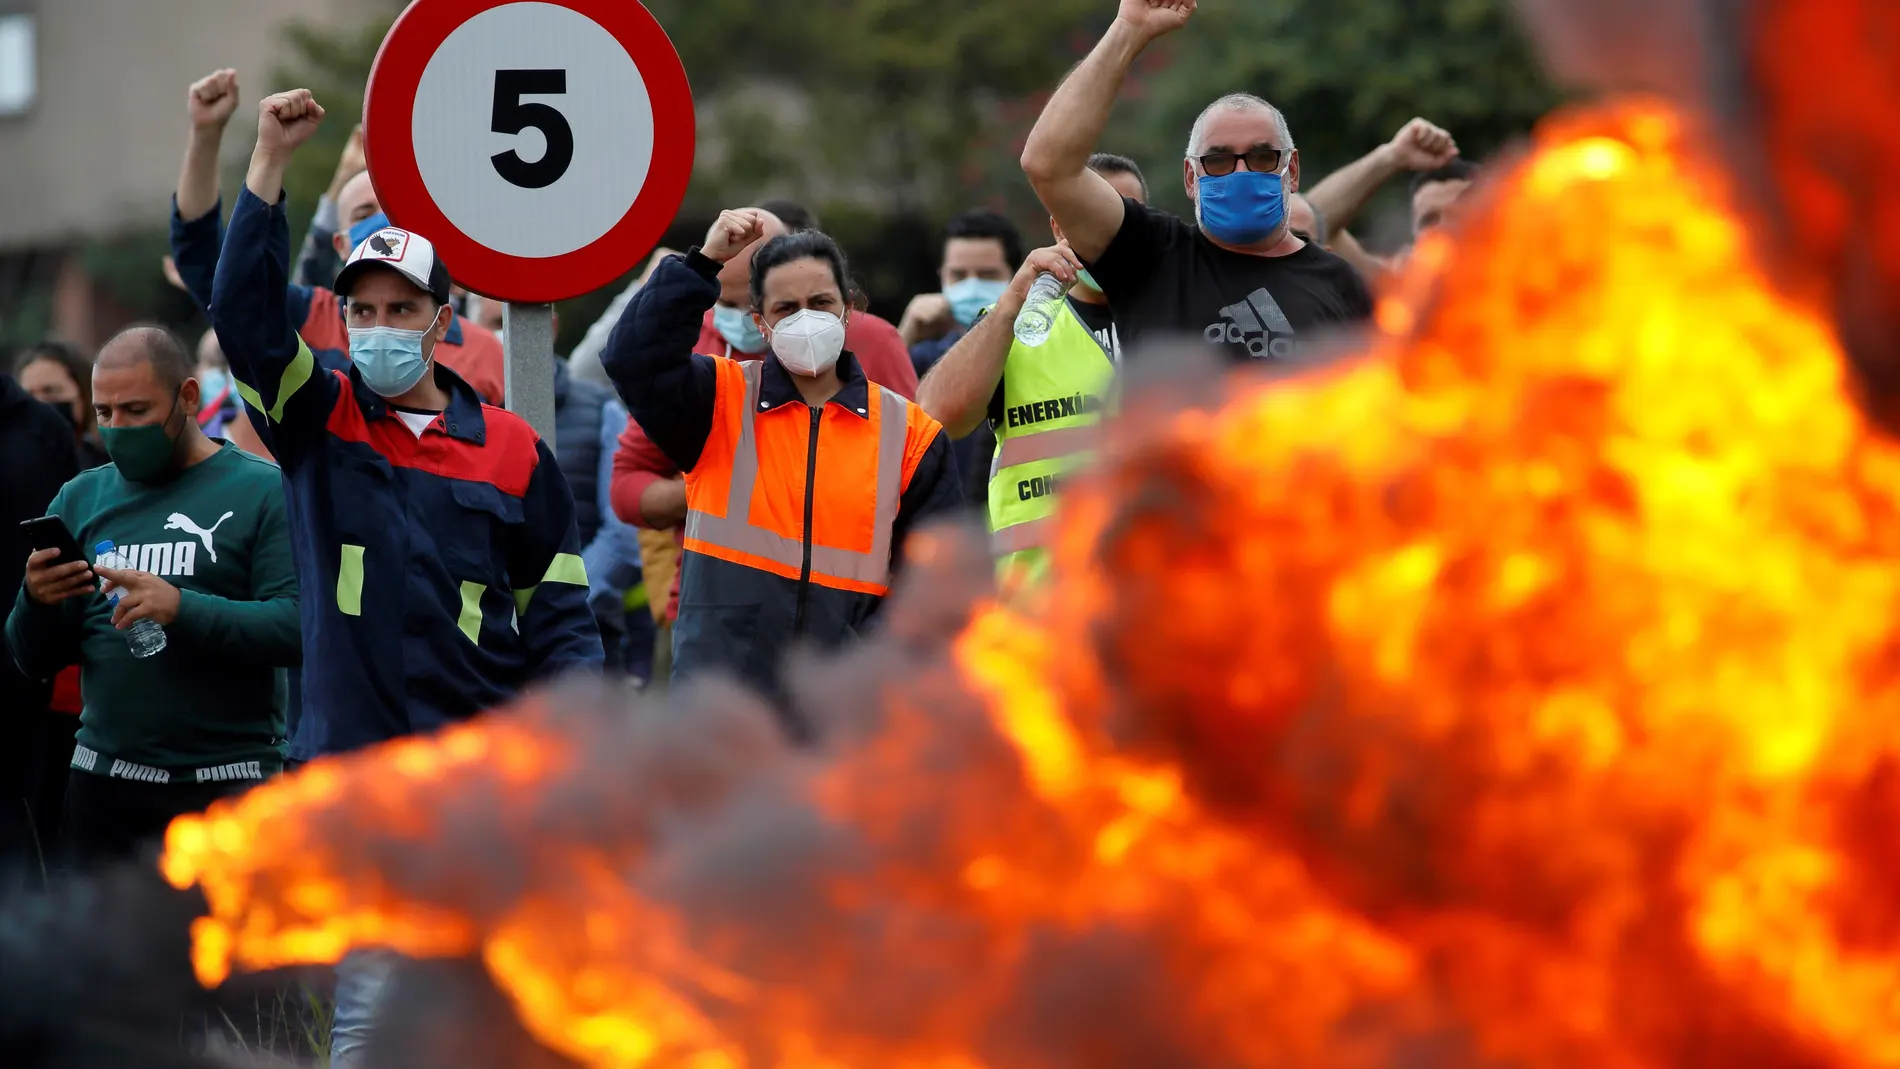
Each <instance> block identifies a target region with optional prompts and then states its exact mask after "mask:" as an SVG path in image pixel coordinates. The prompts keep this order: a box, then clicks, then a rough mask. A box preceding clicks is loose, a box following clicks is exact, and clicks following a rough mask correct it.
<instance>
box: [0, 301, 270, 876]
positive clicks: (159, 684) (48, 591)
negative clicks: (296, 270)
mask: <svg viewBox="0 0 1900 1069" xmlns="http://www.w3.org/2000/svg"><path fill="white" fill-rule="evenodd" d="M194 363H195V362H194V361H193V359H192V357H191V355H190V353H188V352H187V351H186V349H185V347H184V345H183V343H181V342H180V341H179V340H178V339H177V338H176V337H174V336H173V335H172V334H171V333H170V332H168V331H166V330H164V329H162V328H159V327H133V328H130V329H128V330H125V331H123V332H121V333H120V334H118V335H117V336H116V337H114V338H113V339H112V340H111V341H109V342H107V343H106V345H105V347H104V348H103V349H101V350H100V352H99V360H98V363H97V365H96V366H95V367H94V369H93V405H94V408H95V409H96V410H97V412H98V415H99V429H100V433H101V435H102V436H103V437H104V439H105V446H106V452H107V453H108V454H109V455H110V456H111V458H112V463H110V464H107V465H105V466H104V467H100V468H94V469H92V470H91V471H87V472H84V473H82V474H80V475H79V476H78V477H77V478H75V479H73V480H72V481H70V482H68V483H67V484H66V485H65V486H63V487H61V488H60V491H59V493H58V495H57V496H55V497H54V498H53V502H52V504H51V505H50V506H48V509H47V513H48V519H47V520H43V521H39V522H35V523H31V524H29V526H28V533H29V534H30V536H31V537H32V540H33V542H34V544H35V545H41V546H45V547H46V548H40V549H36V550H35V551H34V552H33V553H32V554H31V555H30V556H28V557H27V559H26V580H25V583H24V585H23V586H22V588H21V591H20V594H19V596H18V597H17V598H16V599H15V602H14V606H13V612H12V615H11V616H9V617H8V618H7V622H6V643H7V646H8V648H9V650H10V651H11V653H12V656H13V660H14V661H15V662H16V663H17V664H18V665H19V667H20V669H21V671H23V672H24V673H25V674H26V675H27V676H28V677H30V678H35V679H50V678H51V677H52V676H53V675H54V674H55V673H57V672H58V671H59V670H60V669H61V668H63V667H65V666H66V665H68V664H78V665H79V666H80V673H81V676H80V678H81V681H82V685H83V688H84V691H85V696H86V703H85V709H84V711H82V712H81V713H80V726H79V736H78V744H77V745H76V746H75V747H74V749H73V754H72V775H71V778H70V779H69V780H68V782H67V787H66V804H65V819H64V824H63V827H62V829H61V833H60V838H61V842H62V844H63V851H64V852H65V853H66V855H67V857H68V858H69V860H70V861H72V862H73V863H75V864H78V865H81V866H91V865H96V864H102V863H106V862H110V861H113V860H118V859H120V858H125V857H130V856H133V855H134V854H136V852H137V851H138V850H139V849H140V848H141V846H142V845H143V844H145V843H146V842H147V841H149V840H151V839H154V838H156V837H157V836H159V835H161V834H162V833H163V832H164V830H165V826H166V825H167V824H169V823H170V822H171V819H172V818H173V817H175V816H177V815H178V814H180V813H188V812H193V811H196V810H199V809H203V808H204V807H205V806H206V805H208V804H210V803H211V802H212V801H213V800H215V799H217V798H219V797H221V796H223V795H225V794H229V793H231V792H233V791H234V790H241V789H243V788H244V787H246V786H249V785H251V784H253V783H255V782H257V781H258V780H260V779H262V778H264V777H266V776H268V775H271V774H272V773H274V772H276V771H278V770H279V769H280V768H282V766H283V748H284V738H283V735H284V686H283V680H284V674H283V671H282V669H283V668H284V667H286V666H291V665H296V664H299V663H300V662H301V660H302V648H301V632H300V629H299V626H298V613H297V609H298V600H297V580H296V573H295V569H294V566H293V564H292V561H291V554H290V536H289V530H288V523H287V521H286V519H285V510H284V496H283V489H282V479H281V476H280V475H279V474H278V470H277V467H276V465H274V464H271V463H270V462H269V461H265V460H261V459H259V458H257V457H253V456H251V455H249V454H247V453H244V452H243V451H241V450H239V449H238V448H237V447H236V446H233V445H231V444H230V443H229V442H224V441H221V440H218V439H214V438H208V437H206V436H205V434H204V432H203V431H201V430H200V429H199V427H198V421H197V419H196V418H195V416H196V414H197V409H198V406H199V403H200V400H201V398H200V390H199V385H198V380H197V379H196V378H195V377H194V370H195V368H194ZM107 541H110V542H112V543H113V544H114V547H115V549H114V551H113V554H112V560H111V561H110V562H104V561H100V560H97V559H94V556H93V554H92V553H90V552H87V550H86V548H85V547H92V546H98V545H100V544H101V543H103V542H107ZM100 580H104V581H105V585H104V587H103V589H102V588H101V586H100V582H99V581H100ZM115 590H116V592H117V593H118V595H119V597H118V599H117V601H116V603H114V602H112V601H110V600H108V598H107V597H106V596H104V595H105V594H108V593H112V592H114V591H115ZM147 619H149V620H151V621H153V622H154V623H156V624H158V625H159V626H160V627H161V628H163V629H164V630H165V635H166V643H165V647H164V649H162V650H160V651H159V652H158V653H157V654H155V655H152V656H149V657H142V658H141V657H137V656H134V654H133V651H132V649H131V647H130V646H129V645H128V643H127V641H126V633H127V630H128V629H130V628H131V627H132V625H133V624H135V623H137V622H138V621H140V620H147Z"/></svg>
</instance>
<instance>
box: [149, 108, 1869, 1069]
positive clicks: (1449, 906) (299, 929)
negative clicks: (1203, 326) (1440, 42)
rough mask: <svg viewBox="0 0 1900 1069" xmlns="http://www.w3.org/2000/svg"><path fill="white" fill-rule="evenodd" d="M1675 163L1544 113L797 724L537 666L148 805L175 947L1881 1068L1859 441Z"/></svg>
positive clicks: (783, 1034) (1865, 486) (1277, 1036)
mask: <svg viewBox="0 0 1900 1069" xmlns="http://www.w3.org/2000/svg"><path fill="white" fill-rule="evenodd" d="M1706 158H1707V157H1705V155H1704V154H1703V153H1702V152H1701V151H1700V150H1699V149H1698V148H1697V146H1696V144H1695V142H1694V140H1693V138H1692V136H1691V134H1690V133H1689V132H1688V131H1687V130H1685V128H1684V126H1683V124H1682V121H1681V120H1680V119H1679V118H1677V117H1676V116H1675V115H1674V114H1673V113H1671V112H1669V111H1668V110H1666V109H1664V108H1662V107H1661V106H1659V105H1651V104H1626V105H1623V106H1620V107H1619V108H1616V109H1612V110H1606V111H1602V112H1598V113H1594V114H1587V115H1573V116H1569V117H1566V118H1560V119H1557V120H1554V121H1553V122H1551V123H1550V124H1548V126H1547V127H1546V129H1545V130H1544V131H1543V132H1542V134H1541V136H1540V138H1539V140H1538V143H1537V146H1536V148H1535V150H1534V152H1533V153H1532V154H1531V155H1530V156H1529V157H1528V158H1527V159H1526V160H1525V161H1524V162H1523V163H1522V164H1521V165H1519V166H1518V167H1517V168H1516V169H1515V170H1514V171H1513V172H1512V173H1511V174H1510V175H1508V176H1507V177H1505V178H1503V179H1502V180H1500V181H1499V183H1498V185H1497V188H1496V189H1495V190H1494V191H1493V193H1492V195H1491V198H1490V203H1489V204H1488V205H1487V206H1486V207H1485V208H1484V209H1483V210H1482V211H1481V212H1480V213H1479V215H1478V217H1477V218H1475V219H1473V220H1472V221H1471V222H1470V224H1469V225H1468V226H1467V227H1466V229H1465V232H1464V235H1463V238H1462V240H1461V244H1459V245H1458V246H1457V247H1455V248H1454V247H1452V246H1450V245H1448V244H1444V243H1428V244H1426V245H1424V246H1423V247H1421V249H1420V250H1419V252H1418V255H1417V261H1418V262H1417V264H1416V265H1415V268H1414V270H1413V272H1412V275H1411V276H1410V278H1409V281H1408V285H1409V287H1410V290H1409V293H1408V294H1407V295H1406V296H1404V297H1401V298H1398V299H1393V300H1390V301H1388V302H1386V303H1385V304H1384V305H1383V306H1382V307H1381V309H1380V322H1381V327H1382V328H1383V333H1382V334H1381V336H1380V337H1379V338H1378V339H1376V340H1375V341H1373V342H1371V343H1370V348H1371V351H1370V352H1368V353H1367V354H1365V355H1364V356H1363V357H1362V358H1360V359H1358V360H1356V361H1353V362H1349V363H1342V364H1339V365H1336V366H1335V367H1334V368H1333V369H1331V370H1328V371H1325V372H1322V373H1318V374H1314V375H1310V376H1307V377H1304V378H1302V379H1299V380H1296V381H1292V382H1280V383H1274V384H1267V383H1262V382H1260V381H1257V380H1253V379H1247V380H1243V381H1240V382H1237V383H1235V384H1232V386H1233V389H1232V392H1231V393H1230V395H1229V398H1228V399H1227V400H1226V401H1225V402H1224V403H1223V404H1222V405H1221V406H1220V407H1219V408H1218V410H1217V411H1213V412H1211V413H1210V412H1207V411H1191V412H1188V413H1185V414H1179V413H1177V414H1173V415H1168V416H1165V417H1155V418H1153V419H1150V420H1148V421H1147V422H1146V423H1145V424H1142V423H1141V421H1139V420H1137V421H1136V423H1137V424H1138V425H1136V426H1131V427H1127V428H1124V429H1123V431H1122V438H1121V439H1120V440H1118V441H1117V442H1116V443H1115V445H1114V447H1113V448H1112V449H1111V450H1109V452H1108V455H1107V456H1106V457H1105V461H1104V464H1103V470H1102V471H1101V472H1100V473H1099V474H1098V475H1097V476H1096V477H1095V478H1094V480H1093V481H1092V482H1091V483H1090V484H1088V485H1086V486H1078V487H1077V489H1076V492H1075V493H1074V494H1073V495H1072V497H1071V499H1070V501H1071V505H1072V508H1071V511H1070V513H1069V515H1068V517H1067V520H1066V525H1065V528H1064V532H1063V539H1064V541H1063V546H1062V552H1061V559H1062V568H1061V572H1060V576H1059V580H1058V582H1057V583H1056V585H1055V586H1054V587H1053V588H1052V589H1050V590H1049V591H1048V592H1047V594H1048V596H1047V598H1046V600H1045V601H1044V602H1042V603H1041V604H1038V605H1036V606H1033V607H1026V608H1021V609H1012V608H1005V607H999V606H995V605H984V606H979V607H978V608H977V609H976V610H975V612H974V615H973V616H972V617H971V619H970V621H969V623H968V625H967V627H966V628H965V629H964V631H963V632H962V634H961V635H960V637H958V638H957V639H956V641H955V643H954V645H953V646H952V649H951V651H950V654H949V656H948V657H947V658H943V659H940V660H938V661H936V662H933V663H930V664H928V665H927V666H926V667H925V668H924V669H923V670H922V672H921V675H920V674H919V672H918V671H917V670H916V669H915V668H914V666H911V667H906V669H905V670H904V671H887V672H884V673H883V674H879V672H878V671H877V668H876V664H875V662H876V656H875V655H867V656H866V657H864V658H860V659H859V661H857V662H854V663H853V664H851V665H848V666H846V667H845V668H841V669H838V670H837V671H838V672H851V673H861V677H860V681H861V685H858V686H855V687H845V686H840V685H836V684H835V680H834V684H833V687H832V689H831V690H828V691H826V692H824V693H823V694H821V695H818V696H816V697H814V698H813V700H814V702H817V703H820V704H821V707H820V708H818V709H817V710H816V711H815V715H819V716H829V717H831V718H832V719H834V720H835V721H836V727H835V728H834V729H833V730H832V731H831V732H830V734H829V736H828V743H827V746H826V748H825V749H824V750H823V751H822V752H817V753H794V752H791V751H789V750H786V749H784V748H783V747H782V746H781V745H780V744H779V743H778V742H777V741H776V736H775V734H774V729H773V728H772V726H771V720H770V718H769V716H767V714H766V713H765V712H764V711H763V710H762V709H759V708H757V707H755V706H752V705H751V704H750V703H749V702H748V701H746V700H745V699H742V698H740V697H738V696H736V695H733V694H730V693H724V692H702V693H700V694H698V695H696V696H688V697H687V698H685V699H683V700H676V703H675V704H676V705H680V706H682V707H681V708H676V709H673V710H670V711H664V712H660V713H657V714H649V715H644V716H639V717H629V716H625V715H621V716H606V715H601V713H600V710H597V709H591V708H585V707H584V706H585V705H586V703H585V702H583V701H580V700H578V699H575V700H572V701H570V700H568V699H567V698H564V697H563V696H561V695H559V694H556V695H553V696H549V697H545V698H543V699H540V700H538V701H534V702H530V703H528V704H527V707H525V708H523V709H521V710H518V711H517V713H516V715H514V716H509V717H497V718H491V719H487V720H484V721H481V722H478V723H475V724H471V725H468V726H465V727H462V728H459V729H456V730H452V731H449V732H445V733H443V734H442V735H440V736H437V737H435V738H432V739H427V740H416V741H410V742H404V743H400V744H396V745H392V746H389V747H385V748H383V749H381V750H378V751H375V752H371V753H367V754H363V755H359V756H355V757H352V758H350V759H347V760H341V761H335V762H327V763H323V764H319V765H317V766H313V767H312V768H310V769H308V770H307V771H305V772H303V773H301V774H300V775H296V776H292V777H288V778H286V779H284V780H282V781H280V782H277V783H274V784H271V785H269V786H267V787H264V788H262V789H260V790H257V791H255V792H253V793H252V794H250V795H249V796H247V797H245V798H243V799H242V800H240V801H239V802H238V803H236V804H235V805H227V806H222V807H218V808H214V809H213V810H212V811H211V812H210V813H209V814H208V815H207V816H205V817H203V818H185V819H182V820H180V821H179V822H178V823H176V824H175V825H174V826H173V827H172V829H171V833H170V835H169V837H168V842H167V849H166V853H165V858H164V862H163V865H164V870H165V874H166V876H167V877H168V878H169V879H170V880H171V881H172V883H174V884H175V885H177V886H180V887H183V886H188V885H190V884H192V883H194V882H195V883H197V884H199V885H201V886H202V887H203V888H204V890H205V892H206V894H207V896H208V898H209V901H210V903H211V909H212V915H211V916H210V917H209V918H207V919H204V920H202V921H200V922H199V923H198V926H197V928H196V929H195V930H194V932H193V935H194V943H195V957H196V965H197V969H198V973H199V976H200V978H201V979H202V980H203V981H204V982H206V983H207V984H214V983H217V982H219V981H220V980H221V979H223V978H224V977H225V976H226V975H227V974H228V972H229V971H230V970H231V969H232V968H233V967H234V966H236V967H241V968H260V967H267V966H273V965H280V964H285V963H292V962H327V961H333V960H335V959H336V958H337V957H338V956H339V955H341V954H342V953H343V952H344V951H346V950H347V949H349V948H351V947H356V946H368V945H381V946H391V947H395V948H397V949H400V950H403V951H405V952H408V953H410V954H414V955H456V954H479V955H480V956H481V958H482V959H483V960H484V961H485V962H486V964H487V967H488V969H489V971H490V973H491V974H492V976H493V978H494V980H495V982H496V983H497V984H498V985H499V986H500V987H501V988H502V989H503V990H504V991H505V992H507V993H508V995H509V996H511V997H512V999H513V1000H514V1001H515V1003H516V1005H517V1006H518V1007H519V1009H520V1013H521V1016H522V1019H523V1021H524V1022H525V1023H526V1024H527V1026H528V1028H529V1029H530V1030H531V1031H532V1032H533V1033H534V1034H535V1035H536V1036H537V1037H538V1038H539V1039H540V1040H542V1041H543V1042H545V1043H546V1044H547V1045H548V1046H549V1047H551V1048H554V1049H555V1050H558V1051H562V1052H565V1053H567V1054H569V1055H571V1056H573V1057H575V1058H577V1059H579V1060H581V1061H583V1062H585V1063H587V1064H590V1065H594V1066H601V1067H609V1066H654V1067H675V1066H678V1067H687V1066H690V1067H694V1069H725V1067H734V1069H736V1067H740V1066H756V1067H765V1066H773V1067H781V1069H898V1067H902V1069H1071V1067H1116V1069H1119V1067H1126V1069H1162V1067H1167V1069H1173V1067H1194V1066H1208V1067H1212V1066H1221V1067H1230V1066H1233V1067H1242V1066H1244V1067H1267V1066H1276V1067H1277V1066H1315V1067H1334V1066H1338V1067H1360V1066H1365V1067H1372V1066H1430V1067H1438V1066H1445V1067H1450V1066H1506V1065H1509V1066H1541V1067H1548V1066H1578V1067H1584V1066H1588V1067H1592V1069H1622V1067H1630V1069H1636V1067H1652V1066H1653V1067H1662V1066H1692V1065H1693V1066H1703V1065H1720V1066H1821V1065H1833V1066H1900V944H1897V943H1896V937H1900V861H1896V860H1894V859H1895V858H1896V856H1900V855H1896V849H1895V848H1896V833H1900V728H1896V727H1894V726H1893V725H1894V724H1895V723H1896V722H1897V721H1896V718H1895V715H1894V714H1895V712H1896V709H1897V708H1900V707H1897V706H1896V704H1895V697H1896V693H1895V687H1896V684H1897V683H1900V630H1897V629H1896V621H1900V523H1896V508H1897V507H1900V451H1896V449H1895V447H1894V446H1893V444H1892V443H1890V442H1889V441H1888V440H1886V439H1885V438H1883V437H1881V436H1879V435H1878V434H1876V433H1875V432H1874V431H1873V430H1872V429H1871V428H1870V425H1869V423H1868V421H1867V420H1866V418H1865V417H1864V416H1863V415H1862V414H1861V412H1860V410H1859V409H1858V408H1857V407H1856V405H1855V404H1854V402H1853V399H1852V397H1851V396H1850V393H1849V386H1848V376H1847V374H1846V372H1845V369H1844V364H1843V360H1842V355H1841V353H1840V351H1839V349H1838V347H1837V345H1836V342H1835V340H1834V337H1833V335H1832V333H1831V331H1830V329H1829V327H1828V326H1827V324H1826V322H1825V321H1824V319H1823V317H1822V316H1821V315H1820V314H1818V313H1817V312H1816V311H1814V310H1813V309H1811V308H1808V307H1802V306H1798V305H1796V304H1794V303H1792V302H1790V301H1789V300H1787V299H1784V298H1782V297H1780V296H1777V294H1776V292H1775V291H1774V290H1772V289H1771V288H1770V286H1769V285H1768V283H1767V282H1766V280H1765V278H1764V276H1763V274H1762V272H1761V271H1760V270H1759V269H1758V268H1757V266H1756V265H1755V263H1754V261H1753V260H1752V259H1751V256H1750V252H1749V249H1748V246H1747V238H1746V234H1745V232H1744V229H1743V227H1742V224H1741V222H1740V221H1739V217H1738V216H1737V215H1736V214H1735V213H1734V212H1732V211H1731V210H1730V209H1729V207H1728V206H1727V201H1726V198H1727V197H1728V189H1729V186H1728V183H1727V179H1726V178H1725V177H1724V175H1723V173H1722V172H1721V171H1720V169H1719V168H1718V167H1717V166H1715V165H1714V164H1713V163H1709V162H1705V160H1706ZM927 581H928V580H926V582H927ZM570 705H577V706H583V707H582V708H568V707H567V706H570Z"/></svg>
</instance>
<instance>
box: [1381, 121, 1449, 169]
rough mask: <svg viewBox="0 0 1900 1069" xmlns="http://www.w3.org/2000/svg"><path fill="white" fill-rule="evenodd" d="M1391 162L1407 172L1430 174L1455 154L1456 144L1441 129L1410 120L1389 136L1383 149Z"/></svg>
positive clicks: (1426, 123)
mask: <svg viewBox="0 0 1900 1069" xmlns="http://www.w3.org/2000/svg"><path fill="white" fill-rule="evenodd" d="M1386 148H1387V150H1388V151H1390V152H1391V153H1392V158H1393V161H1394V162H1396V163H1397V164H1398V165H1399V166H1400V167H1402V168H1404V169H1405V170H1408V171H1431V170H1436V169H1438V168H1440V167H1443V166H1444V165H1446V164H1447V163H1450V162H1451V161H1452V159H1453V158H1454V157H1456V156H1457V155H1458V142H1456V141H1453V140H1452V138H1451V134H1450V133H1448V132H1447V131H1446V130H1445V129H1444V128H1443V127H1440V126H1434V125H1433V124H1431V123H1429V122H1426V121H1425V120H1424V119H1413V120H1412V121H1411V122H1408V123H1406V124H1405V125H1404V126H1401V127H1400V128H1399V132H1398V133H1396V134H1393V135H1392V140H1391V141H1390V142H1389V143H1388V144H1387V146H1386Z"/></svg>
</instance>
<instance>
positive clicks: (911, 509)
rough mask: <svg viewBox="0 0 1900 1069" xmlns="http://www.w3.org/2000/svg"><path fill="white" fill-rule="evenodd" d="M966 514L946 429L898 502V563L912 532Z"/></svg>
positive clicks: (927, 451) (895, 541)
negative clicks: (934, 522)
mask: <svg viewBox="0 0 1900 1069" xmlns="http://www.w3.org/2000/svg"><path fill="white" fill-rule="evenodd" d="M962 515H963V481H962V479H961V478H959V477H958V475H957V457H956V454H955V453H954V452H952V451H951V449H950V435H949V434H948V433H947V432H945V431H944V429H943V428H942V427H938V428H937V434H936V437H934V438H932V439H931V440H930V445H929V447H928V448H926V449H925V450H924V455H923V458H922V459H920V460H919V461H917V468H916V470H915V471H913V472H911V476H910V485H909V486H907V487H905V488H904V496H903V497H902V498H900V499H898V503H897V522H896V523H895V524H893V525H892V527H891V545H892V546H893V547H895V550H894V552H895V554H896V557H897V563H900V564H901V562H902V560H903V556H904V543H905V542H906V541H908V540H909V538H910V533H911V532H912V531H914V530H916V529H917V528H918V527H920V526H928V525H929V523H930V521H931V520H933V519H955V518H961V516H962Z"/></svg>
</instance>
